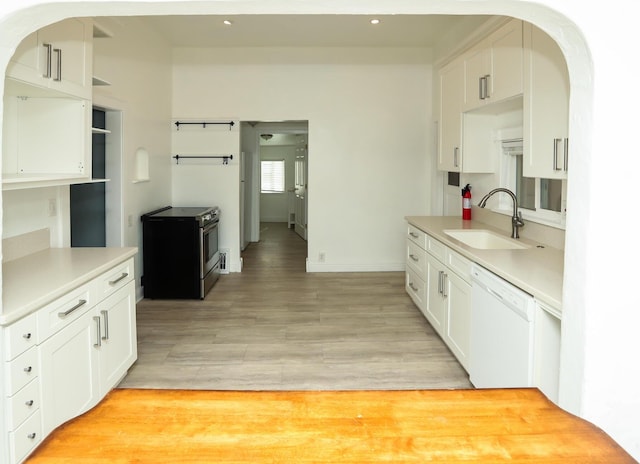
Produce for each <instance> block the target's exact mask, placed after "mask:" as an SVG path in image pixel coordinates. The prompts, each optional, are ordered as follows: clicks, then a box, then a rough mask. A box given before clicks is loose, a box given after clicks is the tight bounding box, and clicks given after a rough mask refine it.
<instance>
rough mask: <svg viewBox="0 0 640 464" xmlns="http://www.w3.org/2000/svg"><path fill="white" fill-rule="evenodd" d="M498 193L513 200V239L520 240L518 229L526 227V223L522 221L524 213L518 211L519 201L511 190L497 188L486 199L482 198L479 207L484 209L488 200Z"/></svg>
mask: <svg viewBox="0 0 640 464" xmlns="http://www.w3.org/2000/svg"><path fill="white" fill-rule="evenodd" d="M498 192H504V193H508V194H509V196H511V199H512V200H513V216H511V238H520V234H519V233H518V229H519V228H520V227H524V221H523V220H522V213H521V212H519V211H518V199H517V198H516V196H515V194H514V193H513V192H512V191H511V190H509V189H506V188H502V187H498V188H495V189H493V190H491V191H490V192H489V193H487V194H486V195H485V196H484V197H482V200H480V203H478V206H479V207H480V208H484V207H485V206H487V200H488V199H489V197H491V196H492V195H493V194H494V193H498Z"/></svg>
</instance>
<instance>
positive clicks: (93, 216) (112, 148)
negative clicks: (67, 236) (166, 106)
mask: <svg viewBox="0 0 640 464" xmlns="http://www.w3.org/2000/svg"><path fill="white" fill-rule="evenodd" d="M121 128H122V112H121V111H117V110H109V109H106V108H100V107H94V108H93V115H92V149H91V155H92V162H91V177H92V179H94V180H95V181H94V182H90V183H86V184H75V185H71V186H70V192H69V194H70V223H71V224H70V229H71V246H72V247H119V246H123V244H124V242H123V230H122V227H123V220H122V211H123V205H122V129H121Z"/></svg>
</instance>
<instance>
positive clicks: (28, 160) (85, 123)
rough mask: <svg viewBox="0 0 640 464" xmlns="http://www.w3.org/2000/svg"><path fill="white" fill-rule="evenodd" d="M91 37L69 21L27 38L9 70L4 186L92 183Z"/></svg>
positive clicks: (88, 27)
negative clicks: (89, 181) (90, 181)
mask: <svg viewBox="0 0 640 464" xmlns="http://www.w3.org/2000/svg"><path fill="white" fill-rule="evenodd" d="M92 34H93V27H92V24H91V21H90V20H86V19H68V20H65V21H61V22H59V23H55V24H52V25H50V26H47V27H45V28H43V29H41V30H39V31H36V32H34V33H33V34H31V35H29V36H28V37H27V38H25V39H24V40H23V41H22V43H21V44H20V45H19V46H18V48H17V50H16V52H15V54H14V56H13V57H12V59H11V62H10V64H9V66H8V68H7V74H6V78H5V81H4V82H5V89H4V90H5V92H4V108H5V111H4V116H5V117H4V120H3V136H2V188H3V190H7V189H17V188H30V187H42V186H50V185H67V184H71V183H77V182H86V181H88V180H90V175H91V98H92V90H93V89H92V85H91V84H92V82H91V74H92V55H93V46H92Z"/></svg>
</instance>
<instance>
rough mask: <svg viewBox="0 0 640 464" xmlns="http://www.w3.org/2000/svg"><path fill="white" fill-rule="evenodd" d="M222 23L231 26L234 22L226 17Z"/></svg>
mask: <svg viewBox="0 0 640 464" xmlns="http://www.w3.org/2000/svg"><path fill="white" fill-rule="evenodd" d="M222 24H224V25H225V26H231V25H232V24H233V21H230V20H228V19H225V20H223V21H222Z"/></svg>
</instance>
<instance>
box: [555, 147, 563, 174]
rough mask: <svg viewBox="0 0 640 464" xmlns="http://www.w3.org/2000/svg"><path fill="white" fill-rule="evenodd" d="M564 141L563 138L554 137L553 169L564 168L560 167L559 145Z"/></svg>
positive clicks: (559, 169)
mask: <svg viewBox="0 0 640 464" xmlns="http://www.w3.org/2000/svg"><path fill="white" fill-rule="evenodd" d="M561 142H562V139H553V170H554V171H561V170H562V168H560V167H558V145H559V144H560V143H561Z"/></svg>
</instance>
